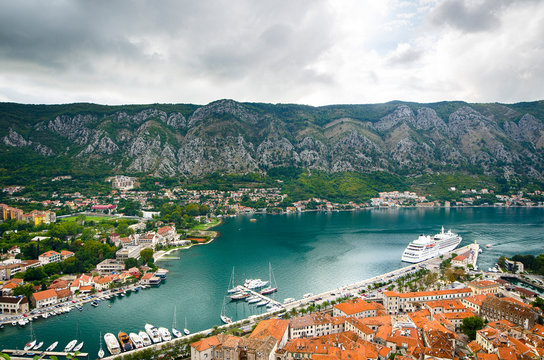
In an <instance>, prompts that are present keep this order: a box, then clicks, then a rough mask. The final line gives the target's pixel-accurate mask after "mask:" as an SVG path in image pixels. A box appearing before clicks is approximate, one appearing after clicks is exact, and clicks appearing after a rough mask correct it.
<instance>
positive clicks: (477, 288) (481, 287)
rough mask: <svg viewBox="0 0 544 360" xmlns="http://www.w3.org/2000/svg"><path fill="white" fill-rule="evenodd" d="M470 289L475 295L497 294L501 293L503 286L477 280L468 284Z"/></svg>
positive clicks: (489, 281)
mask: <svg viewBox="0 0 544 360" xmlns="http://www.w3.org/2000/svg"><path fill="white" fill-rule="evenodd" d="M467 286H468V287H469V289H471V290H472V292H473V293H474V295H480V294H496V293H498V292H499V290H500V287H501V284H499V283H498V282H496V281H492V280H475V281H471V282H469V283H467Z"/></svg>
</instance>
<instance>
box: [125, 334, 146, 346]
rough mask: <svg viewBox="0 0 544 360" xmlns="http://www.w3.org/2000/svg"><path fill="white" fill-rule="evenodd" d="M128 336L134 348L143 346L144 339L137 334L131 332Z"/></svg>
mask: <svg viewBox="0 0 544 360" xmlns="http://www.w3.org/2000/svg"><path fill="white" fill-rule="evenodd" d="M128 337H129V338H130V340H131V341H132V343H133V344H134V346H135V347H136V349H139V348H142V347H144V341H143V340H142V338H141V337H140V336H139V335H138V334H136V333H133V332H131V333H130V334H128Z"/></svg>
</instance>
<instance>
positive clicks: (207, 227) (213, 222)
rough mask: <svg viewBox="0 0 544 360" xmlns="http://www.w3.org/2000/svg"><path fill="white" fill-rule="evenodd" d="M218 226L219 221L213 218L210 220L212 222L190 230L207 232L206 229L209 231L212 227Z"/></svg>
mask: <svg viewBox="0 0 544 360" xmlns="http://www.w3.org/2000/svg"><path fill="white" fill-rule="evenodd" d="M219 224H221V219H217V218H214V219H212V221H210V222H209V223H207V224H199V225H197V226H195V227H193V229H192V230H208V229H210V228H212V227H214V226H217V225H219Z"/></svg>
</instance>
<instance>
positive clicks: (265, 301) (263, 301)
mask: <svg viewBox="0 0 544 360" xmlns="http://www.w3.org/2000/svg"><path fill="white" fill-rule="evenodd" d="M266 304H268V300H262V301H259V302H258V303H257V304H256V305H257V306H264V305H266Z"/></svg>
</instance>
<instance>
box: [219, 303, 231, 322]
mask: <svg viewBox="0 0 544 360" xmlns="http://www.w3.org/2000/svg"><path fill="white" fill-rule="evenodd" d="M221 321H222V322H224V323H225V324H230V323H231V322H232V319H231V318H229V317H228V316H227V315H225V298H223V308H222V309H221Z"/></svg>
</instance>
